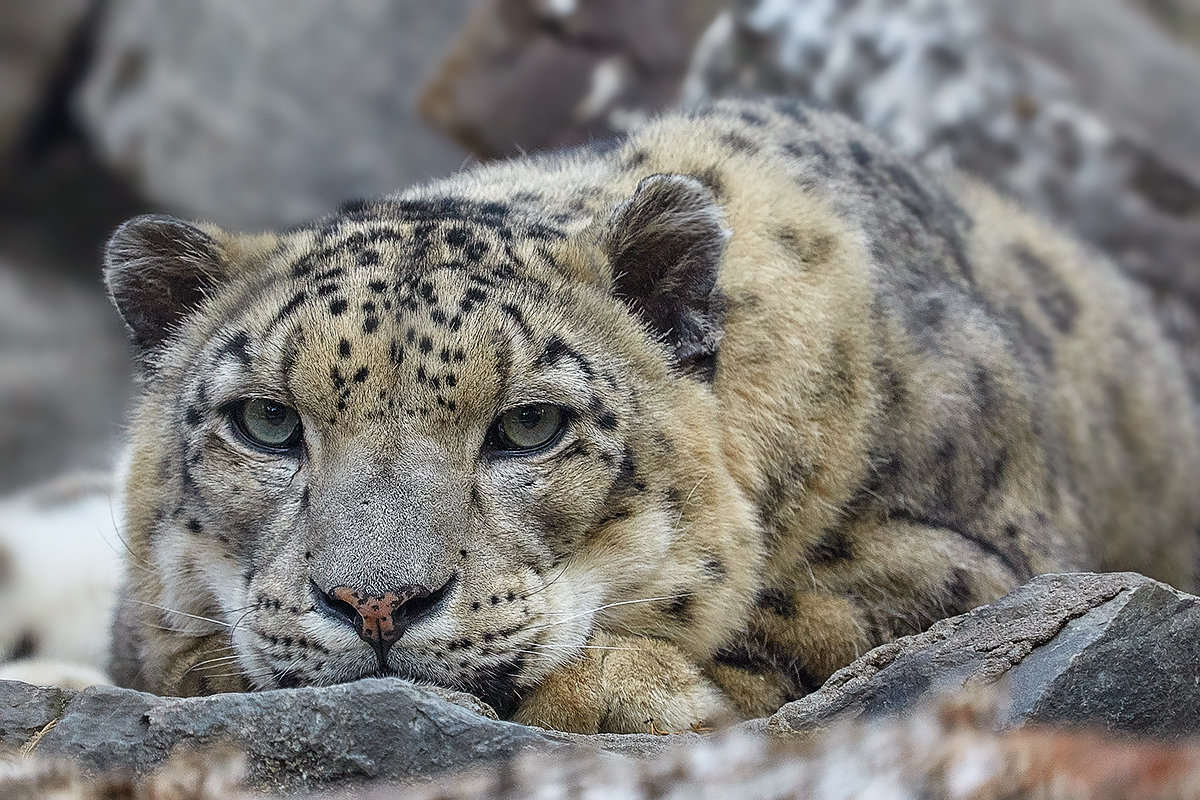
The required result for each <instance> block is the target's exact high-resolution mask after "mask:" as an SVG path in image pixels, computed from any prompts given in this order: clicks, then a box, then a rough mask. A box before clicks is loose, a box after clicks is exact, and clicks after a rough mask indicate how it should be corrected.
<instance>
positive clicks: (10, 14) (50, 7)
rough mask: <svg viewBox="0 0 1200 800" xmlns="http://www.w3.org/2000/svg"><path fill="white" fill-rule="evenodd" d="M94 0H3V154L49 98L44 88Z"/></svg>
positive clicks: (0, 82)
mask: <svg viewBox="0 0 1200 800" xmlns="http://www.w3.org/2000/svg"><path fill="white" fill-rule="evenodd" d="M92 5H93V3H92V0H37V2H34V3H31V2H29V0H0V20H3V21H4V22H3V24H2V25H0V157H2V156H4V155H6V154H7V153H8V150H9V149H10V148H11V147H12V145H13V144H15V143H16V142H17V140H18V139H19V138H20V136H21V135H22V134H23V133H24V132H25V129H26V128H27V126H28V125H29V123H30V121H31V117H32V116H33V115H35V114H36V113H37V112H38V111H39V110H40V109H41V108H42V106H43V105H44V104H45V102H46V97H45V92H46V90H47V88H48V87H49V84H50V83H51V81H52V79H53V77H54V73H55V71H56V70H57V69H58V68H59V65H60V64H61V62H62V59H63V56H64V55H65V53H66V51H67V49H68V46H69V44H70V42H71V38H72V37H73V35H74V34H75V32H76V30H77V29H78V27H79V25H80V24H81V23H82V22H83V21H84V17H85V16H86V14H87V12H88V10H89V9H90V8H91V7H92Z"/></svg>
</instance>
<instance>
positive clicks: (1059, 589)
mask: <svg viewBox="0 0 1200 800" xmlns="http://www.w3.org/2000/svg"><path fill="white" fill-rule="evenodd" d="M996 684H998V685H999V687H1000V688H1001V689H1002V690H1003V691H1004V692H1005V693H1006V694H1007V700H1006V701H1005V702H1004V703H1002V704H1001V708H1002V709H1003V711H1002V713H1001V714H1000V716H999V721H1000V722H1001V723H1002V724H1004V725H1006V726H1009V727H1015V726H1020V725H1024V724H1027V723H1031V722H1034V723H1048V724H1056V725H1057V724H1068V723H1069V724H1076V725H1086V726H1091V727H1103V728H1106V729H1108V730H1110V731H1116V732H1121V733H1129V734H1139V735H1143V736H1151V737H1155V738H1158V739H1179V738H1185V737H1189V736H1192V737H1194V736H1196V735H1197V734H1198V733H1200V598H1197V597H1194V596H1192V595H1188V594H1184V593H1183V592H1180V591H1178V590H1176V589H1173V588H1171V587H1170V586H1167V585H1165V584H1162V583H1158V582H1157V581H1152V580H1150V579H1149V578H1145V577H1142V576H1141V575H1136V574H1134V573H1109V574H1099V575H1097V574H1088V573H1081V574H1070V575H1042V576H1039V577H1037V578H1034V579H1033V580H1032V581H1030V582H1029V583H1028V584H1026V585H1025V586H1022V587H1021V588H1019V589H1017V590H1016V591H1014V592H1013V593H1012V594H1010V595H1008V596H1007V597H1004V598H1002V599H1000V600H998V601H996V602H995V603H993V604H991V605H989V606H983V607H981V608H978V609H975V610H974V611H972V612H970V613H968V614H964V615H962V616H958V617H953V618H951V619H947V620H943V621H941V622H938V623H936V624H935V625H934V626H933V627H931V628H930V629H929V630H928V631H926V632H925V633H922V634H919V635H917V636H911V637H907V638H904V639H900V640H898V641H896V642H893V643H891V644H886V645H883V646H882V647H877V648H875V649H874V650H872V651H871V652H870V653H868V654H867V655H865V656H863V657H862V658H860V659H859V660H858V661H856V662H854V663H853V664H851V665H850V666H848V667H846V668H844V669H842V670H839V671H838V672H836V673H834V675H833V676H832V677H831V678H830V679H829V680H828V681H827V682H826V684H825V685H824V686H823V687H822V688H821V689H820V690H818V691H816V692H814V693H813V694H810V695H808V696H807V697H804V698H802V699H800V700H797V701H795V702H793V703H789V704H788V705H786V706H784V707H783V708H782V709H780V710H779V712H778V713H776V714H775V715H774V716H773V717H771V718H770V720H769V721H768V722H767V725H766V730H767V732H768V733H769V734H771V735H775V736H782V737H788V736H792V735H795V734H797V733H805V732H810V731H812V730H814V729H817V728H821V727H823V726H826V725H828V724H830V723H831V722H832V721H834V720H841V719H845V718H846V717H848V716H849V717H858V716H867V717H875V716H884V715H893V714H897V713H900V712H905V711H908V710H910V709H912V708H913V707H915V706H916V705H917V704H919V703H921V702H928V701H929V699H930V698H931V697H936V696H938V695H943V694H953V693H956V692H961V691H963V690H964V689H978V688H981V687H988V686H993V685H996Z"/></svg>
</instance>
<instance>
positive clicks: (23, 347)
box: [0, 0, 1200, 495]
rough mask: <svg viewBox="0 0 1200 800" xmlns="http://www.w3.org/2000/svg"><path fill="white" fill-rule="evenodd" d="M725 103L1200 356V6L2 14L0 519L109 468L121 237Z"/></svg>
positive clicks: (359, 8) (1036, 1) (135, 8)
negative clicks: (903, 192) (960, 207)
mask: <svg viewBox="0 0 1200 800" xmlns="http://www.w3.org/2000/svg"><path fill="white" fill-rule="evenodd" d="M742 94H788V95H792V96H797V97H802V98H805V99H807V100H809V101H811V102H814V103H817V104H820V105H824V106H831V107H834V108H838V109H841V110H843V111H845V112H846V113H849V114H851V115H853V116H856V117H858V118H859V119H861V120H863V121H865V122H866V123H867V124H869V125H871V126H872V127H874V128H876V129H877V130H879V131H880V132H881V133H883V135H884V136H886V137H887V138H889V139H890V140H891V141H892V142H893V143H895V144H896V145H897V146H898V147H899V148H900V149H902V150H904V151H906V152H908V153H910V154H912V155H914V156H916V157H918V158H921V159H924V160H926V161H928V162H930V163H933V164H935V165H939V166H956V167H960V168H964V169H968V170H970V171H973V172H975V173H977V174H980V175H982V176H983V177H985V178H986V179H987V180H989V181H990V182H992V183H993V184H995V185H997V186H999V187H1000V188H1001V189H1002V190H1004V191H1006V192H1008V193H1009V194H1011V195H1014V196H1016V197H1018V198H1020V199H1022V200H1023V201H1024V202H1026V203H1029V204H1031V205H1033V206H1035V207H1037V208H1038V209H1040V210H1041V211H1043V212H1044V213H1046V214H1048V215H1050V216H1053V217H1055V218H1057V219H1058V220H1059V221H1061V222H1063V223H1064V224H1067V225H1070V226H1072V227H1074V228H1075V229H1076V230H1077V231H1079V232H1080V234H1081V235H1083V236H1085V237H1086V238H1088V239H1090V240H1091V241H1093V242H1094V243H1095V244H1096V245H1097V246H1099V247H1101V248H1103V249H1104V250H1106V251H1107V252H1109V253H1110V254H1112V255H1113V256H1114V257H1116V258H1117V259H1118V260H1119V261H1121V263H1122V264H1124V265H1125V266H1126V267H1127V268H1128V269H1129V270H1131V271H1132V272H1134V273H1136V274H1137V275H1139V276H1140V277H1141V278H1142V279H1143V280H1144V281H1145V282H1146V283H1147V285H1149V286H1151V288H1152V289H1153V290H1154V291H1155V293H1156V296H1157V297H1158V299H1159V305H1160V308H1161V310H1162V312H1163V314H1164V318H1165V319H1166V320H1167V321H1168V324H1169V325H1171V326H1172V328H1173V330H1174V331H1175V333H1176V335H1177V336H1179V337H1180V338H1183V339H1186V340H1191V341H1193V342H1197V343H1200V332H1198V331H1200V329H1198V328H1197V323H1196V319H1197V315H1196V314H1195V313H1194V308H1195V307H1196V305H1197V304H1198V303H1200V0H1006V2H1003V3H998V2H983V1H982V0H977V1H976V2H962V0H889V1H888V2H883V0H858V2H844V0H655V2H643V1H642V0H442V2H438V3H429V2H423V0H346V2H342V3H337V4H333V3H323V2H318V0H0V495H2V494H5V493H9V492H12V491H14V490H16V489H19V488H21V487H23V486H27V485H30V484H33V483H37V482H39V481H42V480H44V479H46V478H49V477H51V476H54V475H57V474H60V473H62V472H63V471H65V470H68V469H74V468H79V467H99V468H103V467H105V466H106V465H107V464H108V462H109V459H110V458H111V454H112V453H113V451H114V447H115V443H116V442H117V441H118V440H119V437H120V430H121V424H122V418H123V414H124V410H125V408H126V407H127V403H128V398H129V394H130V391H131V378H130V374H129V369H128V366H127V358H126V354H125V349H124V342H123V335H122V331H121V329H120V325H119V323H118V321H117V319H116V316H115V314H114V313H112V312H111V311H110V310H109V308H108V305H107V302H106V300H105V298H104V295H103V291H102V288H101V286H100V282H99V270H100V252H101V248H102V246H103V242H104V239H105V237H106V236H107V234H108V232H109V231H111V230H112V228H113V227H115V225H117V224H118V223H119V222H120V221H121V220H122V219H124V218H126V217H128V216H130V215H132V214H136V213H140V212H144V211H149V210H163V211H167V212H170V213H175V214H179V215H183V216H188V217H195V218H201V219H207V220H211V221H214V222H217V223H220V224H222V225H226V226H228V227H230V228H233V229H239V230H251V229H256V228H264V227H278V226H287V225H291V224H294V223H296V222H299V221H302V220H304V219H306V218H308V217H310V216H313V215H316V214H319V213H321V212H322V211H324V210H326V209H328V208H330V207H332V206H334V205H336V204H337V203H339V202H341V201H342V200H345V199H347V198H351V197H357V196H364V195H372V194H378V193H382V192H386V191H388V190H390V189H393V188H397V187H400V186H403V185H405V184H409V183H412V182H415V181H420V180H423V179H426V178H429V177H433V176H436V175H441V174H445V173H448V172H450V171H453V170H454V169H456V168H458V167H459V166H460V165H461V164H463V163H464V162H466V161H468V160H470V159H487V158H495V157H502V156H506V155H511V154H514V153H518V152H522V151H533V150H537V149H544V148H554V147H562V146H567V145H570V144H574V143H578V142H582V141H588V140H591V139H596V138H601V137H605V136H610V135H613V134H614V133H619V132H620V131H621V130H622V129H623V128H626V127H628V126H630V125H632V124H635V123H636V122H637V120H639V119H640V118H642V117H643V116H644V115H645V114H647V113H652V112H654V111H657V110H659V109H662V108H665V107H668V106H671V105H674V104H677V103H680V102H697V101H702V100H704V99H707V98H712V97H722V96H728V95H742ZM1195 350H1196V352H1197V353H1200V344H1198V346H1197V347H1196V348H1195Z"/></svg>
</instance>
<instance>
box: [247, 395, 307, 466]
mask: <svg viewBox="0 0 1200 800" xmlns="http://www.w3.org/2000/svg"><path fill="white" fill-rule="evenodd" d="M230 418H231V419H232V421H233V427H234V428H235V429H236V430H237V432H238V433H239V434H240V435H241V436H242V438H243V439H245V440H246V441H247V442H248V443H249V444H251V445H253V446H254V447H257V448H259V449H260V450H267V451H269V452H272V453H283V452H288V451H290V450H294V449H295V448H296V447H297V446H298V445H299V444H300V436H301V430H300V415H299V414H297V413H296V411H295V410H294V409H292V408H288V407H287V406H285V405H283V404H282V403H277V402H275V401H274V400H263V399H259V398H253V399H250V400H242V401H240V402H238V403H237V404H235V405H234V406H233V408H232V410H231V412H230Z"/></svg>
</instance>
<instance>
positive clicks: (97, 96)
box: [78, 0, 470, 229]
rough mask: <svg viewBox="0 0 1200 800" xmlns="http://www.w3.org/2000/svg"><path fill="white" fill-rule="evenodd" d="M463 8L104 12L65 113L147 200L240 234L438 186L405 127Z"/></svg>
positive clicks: (443, 148)
mask: <svg viewBox="0 0 1200 800" xmlns="http://www.w3.org/2000/svg"><path fill="white" fill-rule="evenodd" d="M469 5H470V0H444V2H438V3H430V2H425V0H394V1H393V0H350V1H349V2H344V3H295V2H292V1H291V0H213V1H212V2H205V3H195V2H191V0H112V2H110V3H108V11H107V15H106V18H105V19H104V21H103V22H102V24H101V26H100V31H99V33H98V36H97V42H96V46H95V47H96V56H95V62H94V64H93V66H92V68H91V69H90V72H89V74H88V76H87V77H86V79H85V81H84V84H83V86H82V87H81V91H80V94H79V97H78V100H79V102H78V111H79V116H80V119H81V121H82V124H83V126H84V128H85V129H86V131H87V134H88V136H89V138H90V139H91V141H92V143H93V145H94V146H95V148H96V149H97V151H98V152H99V153H100V154H101V157H102V158H103V159H104V160H105V161H106V162H107V163H108V164H110V165H111V166H112V167H113V168H115V169H117V170H118V171H120V172H121V173H122V174H123V175H125V176H126V177H127V178H128V179H129V180H130V181H132V182H133V183H134V184H135V185H136V186H138V187H139V189H140V190H141V191H142V192H144V193H145V194H146V195H147V196H148V197H149V198H150V199H151V200H153V201H155V202H156V203H159V204H161V205H163V206H165V207H168V208H171V209H173V210H175V211H176V212H178V213H182V214H185V215H187V216H192V217H201V218H205V219H208V220H211V221H213V222H216V223H219V224H224V225H227V226H229V227H235V228H240V229H245V228H256V227H279V226H287V225H290V224H293V223H296V222H300V221H303V220H305V219H308V218H310V217H312V216H315V215H318V214H322V213H325V212H327V211H328V210H330V209H331V208H333V207H334V206H335V205H337V204H338V203H340V202H342V201H344V200H347V199H349V198H356V197H362V196H367V195H374V194H380V193H383V192H387V191H391V190H394V189H396V188H398V187H401V186H404V185H406V184H409V183H412V182H415V181H419V180H423V179H426V178H430V177H433V176H437V175H441V174H444V173H447V172H450V171H451V170H453V169H454V168H456V167H457V166H459V164H460V163H461V161H462V157H463V154H462V151H460V150H458V149H457V148H455V147H453V146H452V145H450V144H448V143H447V142H445V141H444V140H443V138H442V137H441V136H439V135H438V134H437V133H435V132H434V131H432V130H430V129H428V128H427V127H426V126H425V125H424V124H423V123H422V122H420V121H419V120H418V119H417V118H416V117H415V115H414V112H413V103H414V98H415V94H416V92H417V89H418V86H419V82H420V81H421V79H422V78H423V76H424V75H425V74H426V73H427V72H428V71H429V70H430V68H431V66H432V64H433V62H434V60H435V59H436V57H437V56H438V55H439V54H440V53H441V52H442V49H443V48H444V47H445V45H446V43H447V41H448V40H449V38H450V36H451V34H452V33H453V31H454V30H455V28H456V27H457V25H458V24H459V22H460V20H461V19H462V18H463V16H464V15H465V12H466V9H467V8H468V6H469Z"/></svg>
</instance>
